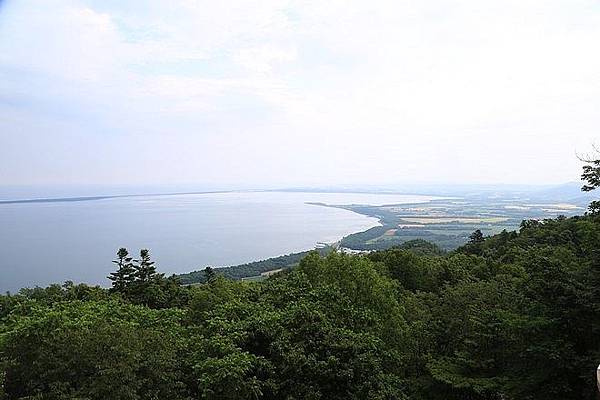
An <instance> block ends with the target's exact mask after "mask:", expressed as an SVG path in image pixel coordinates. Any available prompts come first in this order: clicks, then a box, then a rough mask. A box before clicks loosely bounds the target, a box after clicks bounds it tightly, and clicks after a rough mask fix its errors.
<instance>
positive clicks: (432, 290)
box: [0, 215, 600, 400]
mask: <svg viewBox="0 0 600 400" xmlns="http://www.w3.org/2000/svg"><path fill="white" fill-rule="evenodd" d="M599 244H600V217H597V216H594V215H588V216H582V217H574V218H568V219H566V218H559V219H555V220H546V221H542V222H537V221H526V222H524V223H523V224H522V226H521V229H520V231H519V232H514V233H508V232H505V233H502V234H500V235H496V236H493V237H490V238H483V237H481V236H479V235H473V237H472V240H471V242H470V243H469V244H468V245H466V246H464V247H462V248H460V249H458V250H457V251H455V252H453V253H450V254H448V255H443V256H440V255H427V254H424V253H426V252H425V251H423V249H422V248H421V251H420V253H421V255H418V254H415V252H411V251H410V250H402V249H392V250H388V251H383V252H375V253H372V254H370V255H368V256H353V255H344V254H339V253H331V254H329V255H328V256H326V257H322V256H320V255H319V254H316V253H312V254H309V255H308V256H307V257H305V258H304V259H303V260H302V261H301V262H300V265H299V267H297V268H295V269H293V270H291V271H290V272H286V273H281V274H278V275H276V276H273V277H271V278H270V279H268V280H266V281H264V282H261V283H248V282H240V281H232V280H228V279H226V278H224V277H222V276H216V275H212V274H209V275H210V276H207V283H205V284H203V285H198V286H193V287H182V286H180V285H179V284H178V283H177V282H176V280H175V279H174V278H165V277H164V276H162V275H160V274H159V273H157V272H156V271H155V268H154V265H153V264H152V262H151V261H150V259H149V254H148V253H143V254H142V255H141V257H140V258H139V259H138V260H133V259H132V257H130V256H129V255H128V254H127V253H125V252H123V251H121V252H120V253H119V257H118V259H117V260H115V261H117V264H118V266H117V268H118V271H116V272H115V274H113V275H112V276H111V278H112V280H113V288H112V289H110V290H106V289H101V288H98V287H88V286H85V285H73V284H70V283H67V284H65V285H63V286H51V287H48V288H45V289H39V288H38V289H33V290H23V291H22V292H21V293H19V294H17V295H6V296H2V297H0V304H1V306H0V307H1V308H0V317H1V318H2V320H1V321H2V322H1V325H0V368H1V370H2V373H0V379H1V382H2V383H1V386H0V387H1V393H2V395H1V396H2V398H6V399H25V398H27V399H31V398H37V399H62V398H85V399H153V398H154V399H192V398H206V399H428V400H431V399H440V400H441V399H556V400H559V399H560V400H565V399H577V400H581V399H593V398H595V394H594V393H595V382H594V373H595V367H596V366H597V364H598V362H599V360H600V339H599V337H600V254H599V250H598V249H599ZM434 253H435V251H434ZM119 271H120V272H119Z"/></svg>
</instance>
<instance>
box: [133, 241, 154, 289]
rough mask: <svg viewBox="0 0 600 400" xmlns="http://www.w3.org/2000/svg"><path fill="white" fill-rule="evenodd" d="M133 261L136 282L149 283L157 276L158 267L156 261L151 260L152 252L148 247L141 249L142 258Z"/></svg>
mask: <svg viewBox="0 0 600 400" xmlns="http://www.w3.org/2000/svg"><path fill="white" fill-rule="evenodd" d="M133 261H134V262H135V264H134V268H135V279H136V282H138V283H147V282H150V281H151V280H152V279H153V278H155V277H156V267H155V266H154V261H150V252H149V251H148V250H147V249H143V250H141V251H140V258H139V259H137V260H133Z"/></svg>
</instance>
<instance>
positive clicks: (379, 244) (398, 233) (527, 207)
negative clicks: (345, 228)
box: [330, 194, 587, 251]
mask: <svg viewBox="0 0 600 400" xmlns="http://www.w3.org/2000/svg"><path fill="white" fill-rule="evenodd" d="M586 201H587V200H583V199H574V200H571V201H568V202H567V201H564V200H560V201H558V200H554V201H549V200H546V201H540V200H537V199H531V198H529V197H525V196H524V197H519V196H515V195H511V194H507V195H494V196H470V197H464V198H458V199H457V198H452V199H438V200H432V201H430V202H428V203H415V204H389V205H381V206H372V205H330V206H333V207H340V208H344V209H347V210H351V211H354V212H357V213H360V214H364V215H368V216H371V217H375V218H378V219H379V222H380V223H381V226H377V227H374V228H371V229H369V230H366V231H364V232H359V233H355V234H351V235H348V236H346V237H345V238H343V239H342V240H341V241H340V244H339V245H340V247H342V248H345V249H351V250H361V251H370V250H382V249H387V248H389V247H392V246H396V245H400V244H402V243H404V242H407V241H410V240H415V239H423V240H427V241H430V242H432V243H435V244H437V245H438V246H439V247H440V248H442V249H443V250H453V249H455V248H457V247H459V246H461V245H463V244H464V243H466V242H467V241H468V240H469V235H470V234H471V233H472V232H473V231H475V230H477V229H479V230H481V232H482V233H483V234H484V235H486V236H490V235H494V234H498V233H500V232H502V231H503V230H506V231H511V230H518V229H519V226H520V224H521V221H523V220H527V219H536V220H543V219H548V218H556V217H558V216H560V215H564V216H572V215H581V214H583V213H584V212H585V207H586Z"/></svg>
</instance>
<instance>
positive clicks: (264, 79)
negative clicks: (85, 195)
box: [0, 0, 600, 187]
mask: <svg viewBox="0 0 600 400" xmlns="http://www.w3.org/2000/svg"><path fill="white" fill-rule="evenodd" d="M599 43H600V1H598V0H505V1H486V0H423V1H414V0H413V1H404V0H393V1H374V0H370V1H349V0H346V1H338V0H328V1H323V0H316V1H312V0H305V1H285V0H282V1H274V0H265V1H258V0H253V1H249V0H241V1H237V0H231V1H230V0H223V1H193V0H169V1H164V0H163V1H151V0H128V1H122V0H98V1H95V0H43V1H42V0H0V185H14V184H27V185H29V184H33V185H36V184H44V185H53V184H136V185H144V184H162V183H165V184H166V183H169V184H179V183H181V184H199V185H230V186H232V187H236V186H244V187H253V186H256V187H265V186H267V187H269V186H272V187H281V186H288V187H289V186H318V185H339V184H403V183H405V184H406V183H411V184H414V183H446V184H452V183H486V184H496V183H511V184H533V183H544V184H552V183H562V182H567V181H574V180H578V178H579V175H580V171H581V162H580V161H579V160H578V159H577V157H576V155H577V154H578V153H579V154H582V153H586V152H588V151H589V150H590V149H591V146H592V144H593V143H596V144H598V143H599V142H600V112H599V111H600V51H598V50H599V47H598V46H599Z"/></svg>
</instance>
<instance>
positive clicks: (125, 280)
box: [108, 247, 136, 293]
mask: <svg viewBox="0 0 600 400" xmlns="http://www.w3.org/2000/svg"><path fill="white" fill-rule="evenodd" d="M113 263H115V264H117V266H118V268H117V270H116V271H115V272H111V273H110V275H109V276H108V279H110V280H111V281H112V290H113V291H115V292H118V293H125V292H126V291H127V290H128V289H130V287H131V284H132V283H133V281H134V280H135V272H136V271H135V269H134V268H133V263H132V257H129V252H128V251H127V249H126V248H124V247H122V248H120V249H119V250H118V251H117V259H116V260H113Z"/></svg>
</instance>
